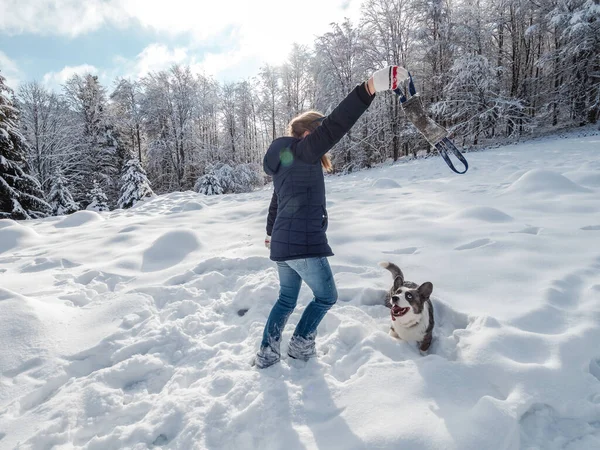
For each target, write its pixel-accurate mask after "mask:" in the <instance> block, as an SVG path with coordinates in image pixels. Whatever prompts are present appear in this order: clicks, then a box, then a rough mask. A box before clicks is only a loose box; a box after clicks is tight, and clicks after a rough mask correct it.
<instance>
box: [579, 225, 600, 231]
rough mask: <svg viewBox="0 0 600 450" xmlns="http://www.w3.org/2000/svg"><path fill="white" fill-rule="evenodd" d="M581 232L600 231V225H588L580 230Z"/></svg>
mask: <svg viewBox="0 0 600 450" xmlns="http://www.w3.org/2000/svg"><path fill="white" fill-rule="evenodd" d="M581 229H582V230H583V231H600V225H588V226H587V227H582V228H581Z"/></svg>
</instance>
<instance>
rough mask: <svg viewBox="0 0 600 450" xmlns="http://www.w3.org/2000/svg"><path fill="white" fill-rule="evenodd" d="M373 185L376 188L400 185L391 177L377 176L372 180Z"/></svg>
mask: <svg viewBox="0 0 600 450" xmlns="http://www.w3.org/2000/svg"><path fill="white" fill-rule="evenodd" d="M373 187H374V188H376V189H396V188H399V187H400V185H399V184H398V183H397V182H395V181H394V180H392V179H391V178H379V179H378V180H375V181H374V182H373Z"/></svg>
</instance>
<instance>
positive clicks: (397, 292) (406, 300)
mask: <svg viewBox="0 0 600 450" xmlns="http://www.w3.org/2000/svg"><path fill="white" fill-rule="evenodd" d="M379 265H380V266H381V267H384V268H385V269H387V270H389V271H390V272H391V273H392V276H393V277H394V285H393V286H392V288H391V289H390V292H389V299H388V300H389V306H390V308H391V314H392V320H401V322H407V323H411V322H413V321H414V319H415V316H418V315H420V314H421V313H422V312H423V307H424V305H425V302H426V301H427V300H429V297H430V296H431V293H432V292H433V284H431V283H430V282H429V281H427V282H425V283H423V284H421V285H420V286H419V285H417V284H415V283H411V282H410V281H405V280H404V274H403V273H402V271H401V270H400V268H399V267H398V266H396V265H395V264H393V263H390V262H382V263H380V264H379Z"/></svg>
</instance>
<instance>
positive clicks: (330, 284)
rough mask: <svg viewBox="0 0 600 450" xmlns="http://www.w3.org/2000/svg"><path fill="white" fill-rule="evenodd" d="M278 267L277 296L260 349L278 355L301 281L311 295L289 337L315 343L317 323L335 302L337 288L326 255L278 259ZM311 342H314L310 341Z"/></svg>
mask: <svg viewBox="0 0 600 450" xmlns="http://www.w3.org/2000/svg"><path fill="white" fill-rule="evenodd" d="M277 267H278V270H279V286H280V288H279V298H278V299H277V302H276V303H275V305H274V306H273V309H272V310H271V314H269V319H268V320H267V324H266V325H265V331H264V333H263V339H262V342H261V348H263V349H264V348H266V347H270V349H271V350H272V351H273V352H274V353H275V354H276V355H279V344H280V341H281V334H282V332H283V329H284V327H285V324H286V322H287V320H288V317H289V316H290V314H292V311H294V308H295V307H296V302H297V301H298V293H299V292H300V286H301V285H302V280H304V282H305V283H306V284H307V285H308V287H309V288H310V289H311V290H312V291H313V295H314V298H313V300H312V301H311V302H310V303H309V304H308V306H307V307H306V309H305V310H304V314H302V317H301V318H300V322H298V325H297V326H296V330H295V331H294V335H293V337H292V339H293V340H294V339H296V340H299V341H302V342H309V343H310V342H312V343H314V340H315V337H316V335H317V326H318V325H319V323H320V322H321V320H322V319H323V317H324V316H325V314H326V313H327V311H329V309H330V308H331V307H332V306H333V305H334V304H335V302H336V301H337V297H338V295H337V290H336V288H335V281H334V280H333V274H332V273H331V267H330V266H329V262H328V261H327V258H324V257H321V258H305V259H292V260H289V261H283V262H277ZM313 345H314V344H313Z"/></svg>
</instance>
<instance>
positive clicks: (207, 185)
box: [194, 173, 223, 195]
mask: <svg viewBox="0 0 600 450" xmlns="http://www.w3.org/2000/svg"><path fill="white" fill-rule="evenodd" d="M194 190H195V191H196V192H198V193H200V194H204V195H221V194H223V187H222V186H221V183H219V179H218V178H217V177H216V176H215V175H214V174H213V173H207V174H205V175H202V176H201V177H200V178H198V182H197V183H196V186H195V187H194Z"/></svg>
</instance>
